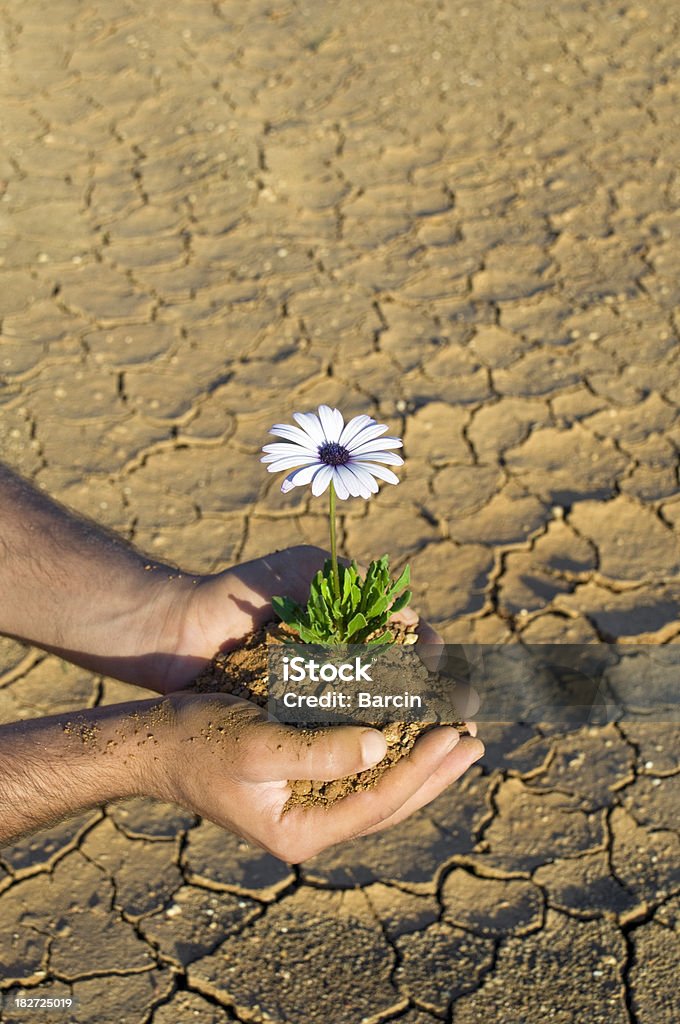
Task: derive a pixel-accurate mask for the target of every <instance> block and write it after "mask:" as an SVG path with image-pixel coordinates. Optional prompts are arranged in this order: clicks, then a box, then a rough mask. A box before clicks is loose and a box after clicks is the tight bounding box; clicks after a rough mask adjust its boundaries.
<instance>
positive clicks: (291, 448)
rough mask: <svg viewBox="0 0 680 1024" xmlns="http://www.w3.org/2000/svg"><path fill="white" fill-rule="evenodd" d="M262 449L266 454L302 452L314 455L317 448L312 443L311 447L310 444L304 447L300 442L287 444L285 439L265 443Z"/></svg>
mask: <svg viewBox="0 0 680 1024" xmlns="http://www.w3.org/2000/svg"><path fill="white" fill-rule="evenodd" d="M262 451H263V452H267V454H271V455H299V454H302V455H310V456H316V455H317V454H318V449H317V448H316V445H314V446H313V447H312V446H309V447H306V446H305V445H302V444H288V443H287V442H285V441H277V442H276V443H275V444H266V445H265V446H264V447H263V449H262Z"/></svg>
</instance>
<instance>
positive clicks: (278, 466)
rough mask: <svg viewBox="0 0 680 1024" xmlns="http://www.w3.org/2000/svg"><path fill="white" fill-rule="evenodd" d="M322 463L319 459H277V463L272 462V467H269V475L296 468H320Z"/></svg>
mask: <svg viewBox="0 0 680 1024" xmlns="http://www.w3.org/2000/svg"><path fill="white" fill-rule="evenodd" d="M320 465H321V463H320V462H319V460H318V459H306V458H305V457H304V456H302V457H300V458H297V459H296V458H293V457H292V456H291V457H290V458H287V459H277V460H276V462H272V463H271V465H269V466H267V472H268V473H280V472H281V470H282V469H293V468H294V467H295V466H320Z"/></svg>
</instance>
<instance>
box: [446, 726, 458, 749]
mask: <svg viewBox="0 0 680 1024" xmlns="http://www.w3.org/2000/svg"><path fill="white" fill-rule="evenodd" d="M459 740H460V733H459V732H457V730H456V729H453V728H452V729H451V736H450V737H449V741H448V743H447V744H446V746H445V747H444V753H445V754H448V753H449V751H450V750H453V748H454V747H456V746H457V745H458V741H459Z"/></svg>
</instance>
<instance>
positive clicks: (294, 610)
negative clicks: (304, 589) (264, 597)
mask: <svg viewBox="0 0 680 1024" xmlns="http://www.w3.org/2000/svg"><path fill="white" fill-rule="evenodd" d="M272 608H273V609H274V611H275V612H276V614H277V615H278V617H279V618H280V619H281V621H282V622H285V623H287V624H288V625H290V626H294V625H297V623H298V622H300V621H304V619H305V613H304V609H302V608H301V607H300V605H299V604H298V603H297V601H293V600H292V598H290V597H272Z"/></svg>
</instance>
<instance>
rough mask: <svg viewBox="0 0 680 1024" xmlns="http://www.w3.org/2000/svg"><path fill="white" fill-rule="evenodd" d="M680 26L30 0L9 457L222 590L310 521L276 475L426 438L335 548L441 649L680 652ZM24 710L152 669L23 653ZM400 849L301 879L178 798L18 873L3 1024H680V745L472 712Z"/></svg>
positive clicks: (6, 202)
mask: <svg viewBox="0 0 680 1024" xmlns="http://www.w3.org/2000/svg"><path fill="white" fill-rule="evenodd" d="M679 35H680V33H679V31H678V10H677V6H676V4H674V3H673V2H671V0H657V2H656V3H651V2H647V3H636V2H627V0H624V2H616V3H614V2H610V0H603V2H591V3H588V2H582V3H581V2H578V3H577V2H573V0H556V2H555V3H553V4H545V3H543V2H539V0H484V2H482V3H477V4H469V5H467V4H465V3H463V2H458V0H439V2H435V0H419V2H418V3H412V2H409V3H407V2H402V0H389V2H387V3H385V4H359V3H356V2H354V0H348V2H347V3H343V4H340V5H331V4H330V3H328V2H321V3H314V4H313V3H311V2H308V3H304V2H302V0H300V2H296V0H267V2H266V3H264V2H262V0H253V2H250V3H247V4H244V3H240V2H236V0H221V2H220V0H216V2H214V3H207V2H206V3H192V2H189V0H178V2H176V3H174V4H170V5H168V4H165V3H160V2H158V0H146V2H145V3H141V2H139V0H116V2H107V0H102V2H95V0H80V2H76V0H53V2H51V3H49V4H47V3H45V2H43V0H34V2H33V3H32V4H30V5H27V4H24V3H20V2H18V0H7V2H5V3H4V4H2V7H1V9H0V88H1V93H2V102H1V104H0V124H1V125H2V140H3V143H2V149H1V151H0V193H1V202H0V233H1V236H2V242H1V244H2V247H3V248H2V251H1V253H0V262H1V264H2V266H1V273H2V280H3V287H2V290H1V293H0V316H1V329H2V334H1V336H0V384H1V386H0V446H1V452H2V458H3V459H5V460H6V461H8V462H10V463H11V464H12V465H14V466H15V467H17V468H18V469H19V470H20V471H22V472H23V473H25V474H26V475H28V476H29V477H31V478H33V479H34V480H36V481H37V482H38V484H40V485H41V486H43V487H45V488H46V489H48V490H49V491H50V492H52V493H54V494H56V495H57V496H58V497H59V498H61V499H62V500H64V501H66V502H68V503H70V504H71V505H73V506H74V507H76V508H78V509H80V510H82V511H84V512H86V513H88V514H90V515H92V516H94V517H96V518H98V519H99V520H100V521H103V522H105V523H107V524H108V525H110V526H112V527H114V528H115V529H117V530H119V531H121V532H122V533H123V534H124V535H126V536H127V537H129V538H131V539H132V540H134V541H135V542H136V543H137V544H139V545H140V546H142V547H144V548H146V549H148V550H150V551H151V552H152V553H154V554H156V555H157V556H159V557H161V556H162V557H167V558H170V559H174V560H176V561H179V562H181V563H182V564H183V566H184V567H186V568H188V569H194V570H208V569H212V568H217V567H222V566H224V565H225V564H229V563H231V562H233V561H234V560H236V559H247V558H252V557H254V556H257V555H259V554H263V553H265V552H267V551H269V550H271V549H273V548H275V547H277V546H278V547H283V546H286V545H288V544H293V543H298V542H301V541H307V542H314V543H323V544H325V543H326V538H325V520H324V514H323V510H322V509H320V508H319V507H318V506H317V505H316V504H314V505H312V506H311V507H309V496H308V494H307V493H306V492H305V491H303V490H302V489H297V490H295V491H293V492H292V493H291V494H289V495H288V496H286V497H282V496H281V494H280V493H279V483H280V481H278V480H276V479H274V478H273V477H268V476H267V474H265V473H264V472H263V468H262V466H261V465H260V463H259V461H258V458H257V455H258V453H259V448H260V446H261V445H262V443H263V442H264V441H265V439H266V430H267V429H268V427H269V426H270V425H271V423H272V422H274V421H275V420H282V419H286V418H287V417H289V416H290V413H291V412H292V411H293V410H294V409H310V408H313V407H315V406H316V405H317V404H318V403H319V402H322V401H323V402H328V403H330V404H337V405H339V406H341V407H342V409H343V410H344V411H346V413H348V414H355V413H358V412H366V411H368V412H370V413H372V414H374V415H376V416H377V417H379V418H380V419H381V420H384V421H386V422H389V424H390V425H391V427H392V428H393V429H394V430H395V431H398V432H400V433H403V435H404V438H405V454H406V459H407V462H406V466H405V469H404V473H403V483H402V484H401V485H400V486H399V487H398V488H387V487H385V488H384V489H383V491H382V492H381V494H380V495H379V496H378V497H377V498H375V499H374V500H372V501H371V502H370V504H368V505H366V504H365V503H363V502H350V503H348V504H347V505H346V506H344V507H343V509H342V512H343V516H342V529H343V542H344V545H345V548H346V550H347V551H349V552H351V553H352V555H354V556H355V557H357V558H363V559H367V558H369V557H371V556H373V555H375V554H376V553H382V551H384V550H389V551H390V553H391V556H392V558H393V559H394V560H395V562H396V563H397V564H403V563H404V562H405V561H406V560H408V561H410V563H411V567H412V576H413V578H414V579H415V591H416V593H415V599H416V600H415V603H416V604H417V607H418V608H419V610H420V611H421V612H422V613H424V614H425V615H427V616H428V617H429V618H430V619H431V620H432V621H433V622H434V623H435V624H436V625H437V626H438V627H439V629H440V631H441V632H442V633H443V635H444V636H445V637H446V639H447V640H449V641H470V642H472V641H475V642H491V641H497V640H498V641H505V640H508V639H511V640H514V639H516V638H517V637H522V638H523V639H525V640H530V641H532V642H545V641H558V642H589V641H596V640H598V639H607V640H613V639H618V640H622V641H632V640H635V639H638V640H644V641H650V642H653V643H677V642H679V639H680V614H679V613H678V596H679V595H680V580H679V572H678V570H679V568H680V552H679V549H678V537H677V529H678V524H679V523H680V500H679V494H678V448H679V447H680V422H679V420H678V406H679V405H680V355H679V338H678V329H679V328H680V323H679V322H678V312H677V304H678V300H679V299H680V284H679V283H678V282H679V281H680V255H679V251H678V246H677V237H678V231H679V229H680V210H679V205H680V175H679V174H678V170H677V168H678V159H679V157H680V141H679V140H680V132H679V130H678V129H679V127H680V117H679V114H678V110H679V109H680V108H679V107H678V99H679V96H678V93H679V91H680V90H679V86H678V80H677V54H678V45H679V42H680V39H679ZM0 659H1V663H2V670H1V672H2V674H1V675H0V714H1V715H2V718H3V720H14V719H17V718H24V717H28V716H32V715H39V714H47V713H50V712H54V711H59V710H68V709H75V708H78V707H82V706H84V705H90V706H91V705H94V704H96V703H98V702H113V701H119V700H124V699H129V698H130V697H131V696H133V695H135V694H137V693H138V692H141V691H137V690H136V689H135V688H133V687H130V686H125V685H123V684H120V683H116V682H113V681H111V680H108V679H100V678H94V677H92V676H91V675H88V674H87V673H86V672H84V671H82V670H79V669H75V668H73V667H68V666H66V665H64V664H62V663H60V662H58V661H57V660H56V659H55V658H53V657H49V656H45V655H44V654H42V653H39V652H35V651H29V650H27V649H24V648H21V647H19V646H18V645H17V644H15V643H12V642H9V641H2V642H1V643H0ZM480 731H481V735H482V736H483V738H484V740H485V741H486V744H487V753H486V756H485V758H484V760H483V761H482V762H480V764H478V765H476V766H475V767H474V768H473V769H472V770H471V771H470V772H469V773H468V775H467V776H466V777H465V779H464V781H463V782H462V784H460V785H459V786H458V787H456V789H455V791H454V792H452V793H447V794H444V795H443V796H441V797H440V798H438V799H437V800H436V801H435V802H434V803H433V804H432V805H430V806H429V807H427V808H426V809H424V810H422V811H420V812H419V813H417V814H416V815H415V816H413V817H412V818H411V819H410V820H408V821H407V822H405V823H404V824H403V825H401V826H399V827H398V828H397V829H395V830H393V831H391V832H388V833H383V834H380V835H375V836H372V837H369V838H366V839H363V840H358V841H355V842H353V843H352V844H349V845H347V846H345V847H344V848H341V849H335V850H332V851H330V852H327V853H325V854H323V855H321V856H319V857H317V858H316V859H315V860H312V861H310V862H308V863H307V864H305V865H304V866H303V867H302V868H301V869H295V870H294V869H292V868H290V867H288V866H286V865H285V864H282V863H280V862H278V861H276V860H274V859H273V858H272V857H270V856H268V855H265V854H263V853H260V852H258V851H257V850H254V849H251V848H248V846H247V845H246V844H244V843H243V842H241V841H240V840H238V839H237V838H235V837H233V836H230V835H228V834H225V833H223V832H221V831H219V830H218V829H217V828H216V827H214V826H212V825H211V824H209V823H206V822H199V821H197V820H195V819H194V818H193V817H192V816H191V815H188V814H186V813H184V812H182V811H180V810H178V809H177V808H174V807H170V806H167V807H166V806H162V805H159V804H154V803H151V802H147V801H144V800H135V801H130V802H127V803H123V804H119V805H116V806H109V807H106V808H102V809H101V810H97V811H96V812H92V813H87V814H84V815H81V816H80V817H79V818H77V819H75V820H72V821H69V822H67V823H64V824H62V825H59V826H57V827H56V828H53V829H51V830H49V831H46V832H42V833H40V834H37V835H35V836H33V837H31V838H29V839H27V840H25V841H23V842H19V843H17V844H16V845H15V846H13V847H11V848H6V849H4V850H3V851H1V853H0V919H1V921H2V929H1V937H0V989H2V993H3V997H4V998H3V1006H4V1009H3V1010H2V1011H1V1019H2V1021H3V1022H6V1024H15V1022H18V1021H24V1020H28V1019H31V1020H41V1021H52V1020H55V1021H56V1020H60V1021H63V1020H65V1019H66V1016H67V1015H65V1014H64V1013H63V1012H61V1013H54V1014H50V1012H48V1011H40V1012H33V1013H31V1014H30V1015H29V1011H26V1012H24V1011H21V1012H19V1011H15V1010H14V1009H12V1008H11V1005H10V1004H11V1003H12V996H13V995H14V994H16V992H17V990H18V989H19V988H21V989H26V990H28V989H30V992H31V993H32V994H34V995H35V994H37V995H44V996H52V997H56V996H66V995H67V996H69V997H70V996H72V997H73V998H75V1000H76V1001H77V1007H76V1010H75V1012H73V1013H71V1014H70V1016H68V1019H69V1020H71V1021H74V1022H88V1024H98V1022H102V1024H103V1022H107V1024H108V1022H113V1021H116V1022H121V1024H122V1022H126V1024H175V1022H177V1021H196V1022H199V1024H208V1022H221V1021H234V1020H236V1021H242V1022H253V1021H254V1022H258V1021H273V1022H277V1024H278V1022H290V1024H314V1022H321V1021H332V1022H338V1024H358V1022H359V1021H375V1022H377V1021H393V1020H394V1021H397V1020H398V1021H400V1022H402V1024H433V1022H435V1021H453V1022H455V1024H473V1022H488V1021H496V1020H503V1021H509V1022H512V1024H515V1022H528V1024H538V1022H540V1024H543V1022H545V1021H555V1022H558V1024H566V1022H574V1024H576V1022H578V1024H580V1022H585V1021H587V1022H589V1024H597V1022H604V1021H606V1022H607V1024H630V1022H637V1024H670V1022H671V1021H674V1020H678V1016H679V1014H680V1011H679V1010H678V1007H677V1002H676V1000H677V962H678V944H677V929H678V911H679V909H680V903H679V896H678V890H679V889H680V870H679V851H678V843H679V841H678V830H677V824H678V816H677V793H678V790H677V782H678V733H679V730H678V726H677V724H676V725H673V724H672V723H671V724H669V723H668V722H666V723H659V722H651V721H647V722H643V721H640V720H627V719H625V718H622V719H621V720H617V721H610V722H609V723H608V724H605V725H601V726H581V727H571V728H570V727H568V726H564V727H559V728H558V727H556V726H543V727H541V726H531V727H530V726H528V725H526V726H525V725H514V726H500V725H492V724H489V723H485V724H483V725H482V726H481V729H480Z"/></svg>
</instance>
